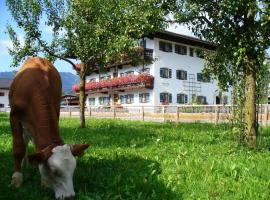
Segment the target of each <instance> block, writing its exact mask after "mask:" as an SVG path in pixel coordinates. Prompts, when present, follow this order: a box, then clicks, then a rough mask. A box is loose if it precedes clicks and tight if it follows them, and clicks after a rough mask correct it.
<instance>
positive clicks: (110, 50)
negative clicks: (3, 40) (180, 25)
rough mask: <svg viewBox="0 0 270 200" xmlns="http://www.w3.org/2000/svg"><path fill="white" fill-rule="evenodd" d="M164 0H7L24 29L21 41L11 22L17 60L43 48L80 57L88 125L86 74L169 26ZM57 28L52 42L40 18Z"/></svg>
mask: <svg viewBox="0 0 270 200" xmlns="http://www.w3.org/2000/svg"><path fill="white" fill-rule="evenodd" d="M163 5H164V4H163V3H162V0H158V1H156V0H148V1H140V0H105V1H104V0H87V1H86V0H70V1H68V0H55V1H48V0H7V6H8V8H9V10H10V12H11V14H12V16H13V18H14V19H15V21H16V22H17V24H18V27H19V28H21V29H23V30H24V32H25V38H24V44H20V42H19V40H18V37H17V34H16V32H15V31H14V30H13V29H12V27H10V26H8V33H9V35H10V38H11V40H12V41H13V49H12V50H10V54H11V55H12V57H13V65H15V66H17V65H18V64H19V62H21V61H22V60H23V59H25V57H26V56H33V55H37V54H38V53H40V52H42V53H45V55H47V56H48V57H49V58H51V59H56V58H59V59H62V60H65V61H67V62H68V63H70V64H71V65H72V66H73V68H74V69H75V68H76V65H75V63H74V62H73V61H72V60H71V59H70V58H75V59H77V60H80V62H81V63H82V64H81V67H80V71H79V76H80V120H81V125H80V126H81V127H85V116H84V104H85V77H86V75H87V74H88V73H91V72H92V71H93V70H95V69H96V68H97V67H102V66H105V65H106V63H111V62H112V59H113V58H114V57H119V55H121V54H124V53H127V54H129V52H130V53H132V52H134V50H133V49H134V46H135V45H136V42H137V40H138V39H139V38H141V37H142V36H143V35H145V34H148V33H151V32H153V31H156V30H159V29H162V28H163V27H164V25H165V24H164V20H163V18H164V16H165V12H167V11H165V10H166V9H164V7H163ZM42 20H45V24H46V25H48V26H50V27H51V28H52V30H53V34H52V36H51V37H52V40H51V42H48V41H45V40H44V39H42V33H41V28H40V25H41V21H42Z"/></svg>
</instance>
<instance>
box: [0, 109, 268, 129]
mask: <svg viewBox="0 0 270 200" xmlns="http://www.w3.org/2000/svg"><path fill="white" fill-rule="evenodd" d="M233 108H234V106H232V105H160V106H131V105H130V106H92V107H86V108H85V116H86V117H94V118H113V119H129V120H142V121H175V122H213V123H220V122H229V121H230V119H231V118H232V112H233ZM269 111H270V109H269V105H267V104H263V105H258V120H259V122H260V123H261V124H265V125H266V124H270V120H269ZM0 112H10V108H9V107H6V108H0ZM60 116H61V117H70V118H71V117H79V107H78V106H65V107H61V110H60Z"/></svg>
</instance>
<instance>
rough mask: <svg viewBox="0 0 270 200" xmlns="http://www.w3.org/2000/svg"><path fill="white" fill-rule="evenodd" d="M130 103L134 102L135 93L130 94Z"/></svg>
mask: <svg viewBox="0 0 270 200" xmlns="http://www.w3.org/2000/svg"><path fill="white" fill-rule="evenodd" d="M130 103H134V95H133V94H132V95H130Z"/></svg>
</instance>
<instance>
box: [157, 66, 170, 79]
mask: <svg viewBox="0 0 270 200" xmlns="http://www.w3.org/2000/svg"><path fill="white" fill-rule="evenodd" d="M160 77H161V78H172V70H171V69H169V68H160Z"/></svg>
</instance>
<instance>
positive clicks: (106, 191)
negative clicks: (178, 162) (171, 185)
mask: <svg viewBox="0 0 270 200" xmlns="http://www.w3.org/2000/svg"><path fill="white" fill-rule="evenodd" d="M161 172H162V171H161V168H160V164H159V163H158V162H155V161H153V160H149V159H147V160H146V159H144V158H141V157H139V156H129V157H125V156H117V155H116V156H114V158H112V159H98V158H93V157H90V158H89V159H88V160H87V161H86V160H80V161H79V162H78V164H77V169H76V172H75V177H74V178H75V179H74V185H75V188H76V189H75V190H76V192H77V199H84V198H85V199H86V198H89V197H90V198H93V199H179V200H181V199H182V197H181V195H180V196H177V195H176V194H174V193H173V192H172V191H171V190H170V189H168V188H167V187H166V186H165V184H164V183H163V182H162V180H160V174H161Z"/></svg>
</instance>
